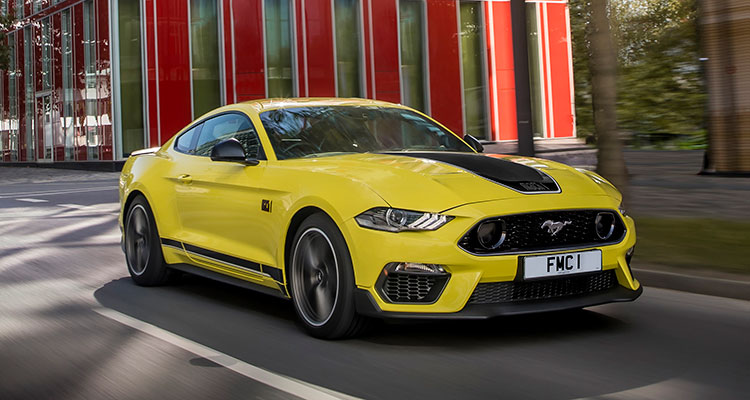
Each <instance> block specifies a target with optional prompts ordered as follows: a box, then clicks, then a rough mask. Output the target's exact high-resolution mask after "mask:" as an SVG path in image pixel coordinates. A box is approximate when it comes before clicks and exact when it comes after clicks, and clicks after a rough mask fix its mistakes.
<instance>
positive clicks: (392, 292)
mask: <svg viewBox="0 0 750 400" xmlns="http://www.w3.org/2000/svg"><path fill="white" fill-rule="evenodd" d="M447 281H448V276H447V275H426V274H413V273H409V274H404V273H389V274H388V275H387V276H386V277H385V280H384V281H383V282H382V284H381V293H382V294H383V295H385V297H386V298H387V300H388V301H390V302H391V303H430V302H434V301H435V300H436V299H437V297H438V295H440V292H442V291H443V288H444V287H445V283H446V282H447Z"/></svg>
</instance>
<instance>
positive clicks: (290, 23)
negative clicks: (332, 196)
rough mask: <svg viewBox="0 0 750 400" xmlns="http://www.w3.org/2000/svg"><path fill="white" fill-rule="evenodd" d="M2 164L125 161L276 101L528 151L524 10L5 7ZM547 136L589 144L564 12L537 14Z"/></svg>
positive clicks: (423, 4)
mask: <svg viewBox="0 0 750 400" xmlns="http://www.w3.org/2000/svg"><path fill="white" fill-rule="evenodd" d="M0 7H1V8H2V9H0V12H5V13H10V14H11V15H14V16H15V18H16V19H17V20H18V24H17V26H16V27H15V29H14V30H12V31H10V32H8V46H9V48H10V67H9V69H8V71H2V74H1V75H0V116H1V117H2V118H1V121H0V160H1V161H2V162H65V161H68V162H71V161H72V162H78V161H92V160H119V159H123V158H125V157H127V155H128V154H129V153H130V152H131V151H133V150H136V149H139V148H143V147H150V146H156V145H159V144H161V143H164V142H165V141H166V140H168V139H169V138H170V137H172V136H173V135H174V134H175V133H176V132H177V131H178V130H180V129H181V128H182V127H183V126H185V125H186V124H188V123H189V122H190V121H192V120H193V119H194V118H197V117H198V116H200V115H201V114H203V113H205V112H207V111H209V110H211V109H213V108H215V107H218V106H221V105H224V104H230V103H235V102H241V101H246V100H251V99H257V98H264V97H290V96H295V97H321V96H338V97H362V98H374V99H380V100H386V101H391V102H396V103H403V104H407V105H410V106H412V107H414V108H417V109H420V110H422V111H424V112H426V113H427V114H429V115H431V116H433V117H434V118H436V119H437V120H439V121H440V122H442V123H444V124H445V125H447V126H448V127H449V128H451V129H452V130H454V131H455V132H457V133H460V134H464V133H470V134H472V135H475V136H477V137H480V138H484V139H488V140H495V141H497V140H514V139H516V137H517V132H516V124H515V121H516V87H515V85H516V84H515V82H516V81H515V76H514V61H513V56H514V52H513V31H512V29H511V27H512V23H513V21H512V20H511V13H510V1H509V0H485V1H465V0H127V1H126V0H2V1H0ZM526 7H527V9H526V11H527V12H526V16H527V19H526V21H525V23H526V25H527V32H526V34H527V40H528V46H529V47H528V50H529V51H528V53H529V65H530V71H529V72H530V74H529V75H530V82H529V87H530V89H531V99H532V114H533V121H532V122H533V124H532V125H533V127H534V131H535V136H537V137H545V138H559V137H572V136H575V115H574V111H573V110H574V108H573V82H572V75H573V74H572V62H571V61H572V55H571V47H570V26H569V17H568V8H567V4H566V1H565V0H538V1H531V0H527V1H526Z"/></svg>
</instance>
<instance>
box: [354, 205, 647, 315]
mask: <svg viewBox="0 0 750 400" xmlns="http://www.w3.org/2000/svg"><path fill="white" fill-rule="evenodd" d="M551 196H553V197H554V198H553V200H554V204H555V205H554V206H551V204H550V198H552V197H550V196H545V197H541V196H540V197H529V198H524V199H523V202H519V201H517V200H510V199H509V200H499V201H492V202H486V203H480V204H472V205H467V206H462V207H458V208H456V209H452V210H449V211H448V212H445V214H447V215H451V216H454V217H455V218H454V220H452V221H451V222H449V223H448V224H446V225H445V226H443V227H441V228H440V229H438V230H436V231H431V232H401V233H391V232H381V231H374V230H371V229H366V228H362V227H359V226H358V225H357V224H356V222H355V221H354V220H349V221H347V222H345V223H344V226H343V229H342V233H344V235H345V237H346V240H347V243H356V244H357V245H356V246H352V247H351V248H350V251H351V255H352V261H353V264H354V266H355V269H354V273H355V281H356V286H357V293H358V294H357V309H358V311H359V312H360V313H362V314H365V315H373V316H380V317H408V318H480V319H481V318H488V317H492V316H497V315H509V314H519V313H529V312H540V311H553V310H562V309H569V308H580V307H587V306H592V305H597V304H603V303H608V302H617V301H632V300H634V299H636V298H637V297H638V296H639V295H640V293H641V291H642V289H641V286H640V283H639V282H638V281H637V280H636V279H635V278H634V277H633V276H632V274H631V271H630V268H629V266H628V261H627V260H626V253H627V251H628V250H629V249H630V248H632V247H633V246H634V245H635V224H634V222H633V220H632V219H631V218H630V217H623V220H624V222H625V225H626V229H627V232H626V235H625V237H624V238H623V239H622V241H620V242H618V243H615V244H610V245H606V246H599V247H586V248H575V249H558V250H550V251H542V252H534V253H522V254H505V255H492V256H478V255H473V254H469V253H467V252H466V251H464V250H462V249H460V248H459V247H458V245H457V241H458V239H459V238H460V237H462V236H463V234H464V233H465V232H466V231H467V230H468V229H469V228H470V227H471V226H473V224H475V223H476V222H477V221H479V220H481V219H483V218H486V217H488V216H493V215H502V214H512V213H524V212H534V211H538V210H545V209H547V210H549V209H575V208H582V207H580V205H581V204H586V205H587V207H586V208H591V209H605V208H606V209H613V210H616V209H617V204H615V203H614V201H613V200H612V199H611V198H609V197H606V196H599V197H595V196H591V197H585V198H582V197H574V196H571V195H568V196H562V195H551ZM498 210H502V212H498ZM586 250H600V251H601V254H602V271H603V272H604V271H614V275H615V276H616V281H617V284H616V285H615V286H614V287H613V288H611V289H607V290H606V291H597V292H591V293H588V294H582V295H573V296H564V297H555V298H549V299H543V300H522V301H509V302H498V303H492V304H473V303H470V302H469V300H470V297H471V296H472V294H473V293H474V291H475V290H476V288H477V286H478V285H479V284H482V283H496V282H510V281H516V282H518V281H523V278H522V276H523V271H522V268H521V265H522V262H521V257H524V256H528V255H542V254H560V253H566V252H569V251H586ZM391 262H413V263H425V264H439V265H442V266H444V267H445V270H446V271H447V272H448V273H450V278H449V280H448V282H447V284H446V285H445V287H444V289H443V290H442V292H441V293H440V295H439V297H438V298H437V299H436V300H435V301H434V302H429V303H416V302H413V303H403V302H402V303H394V302H391V301H389V300H388V299H387V298H386V296H384V295H383V293H381V291H380V290H379V287H378V285H377V282H378V279H379V278H380V277H381V276H382V271H383V268H384V266H385V265H386V264H388V263H391Z"/></svg>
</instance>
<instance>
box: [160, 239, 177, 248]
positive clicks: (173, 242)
mask: <svg viewBox="0 0 750 400" xmlns="http://www.w3.org/2000/svg"><path fill="white" fill-rule="evenodd" d="M161 244H163V245H165V246H170V247H176V248H178V249H182V243H180V242H178V241H176V240H172V239H164V238H162V239H161Z"/></svg>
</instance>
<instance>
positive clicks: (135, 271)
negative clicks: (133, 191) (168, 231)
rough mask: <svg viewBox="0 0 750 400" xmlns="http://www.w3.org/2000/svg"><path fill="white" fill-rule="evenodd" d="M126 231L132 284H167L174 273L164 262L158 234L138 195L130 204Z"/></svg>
mask: <svg viewBox="0 0 750 400" xmlns="http://www.w3.org/2000/svg"><path fill="white" fill-rule="evenodd" d="M124 232H125V233H124V235H125V237H124V242H125V246H124V250H125V260H126V262H127V265H128V272H130V277H131V278H133V281H134V282H135V283H136V284H137V285H139V286H159V285H163V284H165V283H167V281H169V278H170V277H171V275H172V270H170V269H169V268H168V267H167V264H166V263H165V262H164V255H163V254H162V252H161V240H160V239H159V231H157V229H156V221H155V220H154V214H153V212H151V207H150V206H149V205H148V202H147V201H146V198H145V197H143V196H138V197H136V198H135V199H134V200H133V202H132V203H130V206H129V207H128V213H127V214H126V216H125V229H124Z"/></svg>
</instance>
